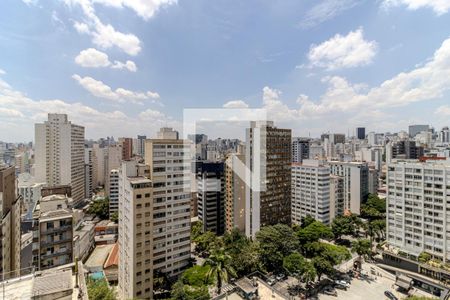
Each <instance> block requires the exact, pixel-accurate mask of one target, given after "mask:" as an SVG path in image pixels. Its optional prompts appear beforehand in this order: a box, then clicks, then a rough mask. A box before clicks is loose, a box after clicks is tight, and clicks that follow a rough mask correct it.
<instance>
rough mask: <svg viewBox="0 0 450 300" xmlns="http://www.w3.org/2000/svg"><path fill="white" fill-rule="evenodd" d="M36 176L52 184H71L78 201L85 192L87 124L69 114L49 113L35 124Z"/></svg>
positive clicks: (37, 178) (73, 194)
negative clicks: (85, 137)
mask: <svg viewBox="0 0 450 300" xmlns="http://www.w3.org/2000/svg"><path fill="white" fill-rule="evenodd" d="M34 169H35V176H36V180H37V181H39V182H46V184H47V185H49V186H56V185H70V186H71V188H72V197H73V200H74V201H75V204H76V205H78V204H79V203H80V202H82V200H83V199H84V196H85V188H84V185H85V179H84V174H85V167H84V127H83V126H79V125H75V124H73V123H72V122H70V121H69V120H68V118H67V115H66V114H48V120H47V121H45V122H44V123H42V124H35V165H34Z"/></svg>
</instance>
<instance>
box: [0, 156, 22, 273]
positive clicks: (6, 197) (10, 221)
mask: <svg viewBox="0 0 450 300" xmlns="http://www.w3.org/2000/svg"><path fill="white" fill-rule="evenodd" d="M20 200H21V199H20V197H17V196H16V175H15V168H14V167H7V166H6V165H4V164H3V163H2V162H0V217H1V226H0V227H1V228H0V229H1V230H0V250H1V251H0V274H1V275H2V279H7V278H12V277H16V276H19V275H20V241H21V235H20Z"/></svg>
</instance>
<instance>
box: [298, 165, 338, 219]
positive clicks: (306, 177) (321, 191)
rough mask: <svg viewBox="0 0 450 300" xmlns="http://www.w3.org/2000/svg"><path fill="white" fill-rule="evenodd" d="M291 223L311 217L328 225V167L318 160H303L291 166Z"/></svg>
mask: <svg viewBox="0 0 450 300" xmlns="http://www.w3.org/2000/svg"><path fill="white" fill-rule="evenodd" d="M291 178H292V179H291V180H292V187H291V191H292V200H291V205H292V206H291V207H292V208H291V213H292V223H294V224H298V225H299V224H300V223H301V219H302V217H306V216H308V215H309V216H311V217H313V218H314V219H316V220H317V221H320V222H322V223H324V224H329V223H330V167H329V166H327V165H325V164H324V162H323V161H319V160H309V159H305V160H303V163H302V164H299V163H293V164H292V175H291Z"/></svg>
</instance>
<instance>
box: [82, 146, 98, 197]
mask: <svg viewBox="0 0 450 300" xmlns="http://www.w3.org/2000/svg"><path fill="white" fill-rule="evenodd" d="M95 167H96V166H95V164H94V151H93V150H92V148H86V149H84V198H85V199H91V198H92V196H93V192H94V185H95V183H94V168H95Z"/></svg>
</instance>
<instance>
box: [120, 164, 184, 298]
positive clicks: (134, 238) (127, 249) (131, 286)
mask: <svg viewBox="0 0 450 300" xmlns="http://www.w3.org/2000/svg"><path fill="white" fill-rule="evenodd" d="M149 175H150V169H149V167H148V166H146V165H143V164H138V163H136V162H135V161H126V162H123V163H122V165H121V167H120V170H119V238H118V242H119V275H118V281H119V288H118V292H119V298H120V299H134V298H138V299H153V272H154V269H155V267H158V264H161V263H162V262H164V261H165V240H161V238H159V237H158V236H160V235H161V233H164V231H165V222H164V226H161V223H162V222H161V221H160V220H163V219H164V216H165V214H166V212H165V211H164V210H161V209H159V208H158V207H155V206H156V205H157V204H156V202H154V197H153V188H152V181H151V180H150V179H149V178H148V177H149ZM174 255H175V253H174ZM160 257H163V259H162V260H161V259H160Z"/></svg>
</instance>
